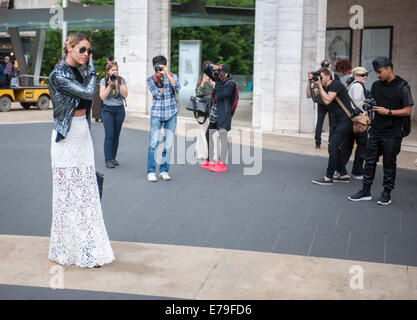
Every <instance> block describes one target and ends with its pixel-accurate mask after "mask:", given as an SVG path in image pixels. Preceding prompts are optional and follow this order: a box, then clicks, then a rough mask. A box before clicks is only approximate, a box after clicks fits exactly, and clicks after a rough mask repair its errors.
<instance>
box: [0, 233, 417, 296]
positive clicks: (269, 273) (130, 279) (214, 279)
mask: <svg viewBox="0 0 417 320" xmlns="http://www.w3.org/2000/svg"><path fill="white" fill-rule="evenodd" d="M48 245H49V238H48V237H27V236H8V235H0V258H1V259H2V263H1V264H0V285H1V284H3V285H6V286H0V296H1V295H3V293H2V290H8V289H9V288H10V289H11V290H12V292H11V294H14V295H15V296H16V295H19V294H22V295H24V296H25V297H27V296H29V297H28V298H29V299H34V298H40V299H48V298H52V299H61V298H62V299H66V298H72V297H77V299H80V298H85V299H95V298H99V299H104V298H106V299H107V298H109V299H113V298H125V297H126V296H124V295H126V294H127V295H129V296H127V298H131V299H147V298H150V297H155V298H158V297H169V298H179V299H197V300H247V299H251V300H259V299H265V300H279V299H297V300H300V299H330V300H335V299H354V300H360V299H383V300H384V299H416V298H417V268H415V267H406V266H400V265H391V264H377V263H369V262H362V261H349V260H342V259H325V258H315V257H303V256H296V255H284V254H276V253H264V252H254V251H245V250H229V249H213V248H201V247H190V246H176V245H160V244H145V243H134V242H115V241H112V242H111V245H112V248H113V250H114V252H115V255H116V261H115V262H113V263H111V264H108V265H105V266H103V267H102V268H99V269H88V268H78V267H74V266H60V265H57V264H55V263H53V262H51V261H49V260H48V259H47V254H46V252H47V250H48ZM59 275H60V277H59ZM57 279H61V281H55V280H57ZM51 283H52V284H54V285H62V286H63V288H64V290H65V291H63V292H60V291H57V292H56V293H55V292H51V290H50V289H48V288H50V286H51ZM16 286H28V289H27V290H25V288H26V287H25V288H22V287H19V288H18V289H19V290H18V292H16V291H17V289H16V288H17V287H16ZM39 288H44V289H43V290H41V289H39ZM68 290H70V291H68ZM32 293H34V294H35V296H32V297H30V295H31V294H32ZM6 297H10V296H9V294H7V293H6Z"/></svg>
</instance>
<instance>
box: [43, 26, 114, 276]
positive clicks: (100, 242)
mask: <svg viewBox="0 0 417 320" xmlns="http://www.w3.org/2000/svg"><path fill="white" fill-rule="evenodd" d="M64 52H65V58H64V59H63V60H62V62H61V63H59V64H58V65H57V66H56V67H55V69H54V71H52V73H51V74H50V76H49V91H50V94H51V99H52V104H53V113H54V127H53V130H52V136H51V160H52V161H51V165H52V181H53V195H52V227H51V239H50V247H49V256H48V257H49V259H50V260H52V261H55V262H57V263H59V264H62V265H76V266H78V267H82V268H96V267H100V266H102V265H104V264H108V263H111V262H113V261H114V260H115V258H114V253H113V250H112V248H111V246H110V241H109V237H108V235H107V231H106V227H105V225H104V220H103V213H102V209H101V203H100V196H99V191H98V185H97V180H96V173H95V172H96V171H95V162H94V149H93V142H92V139H91V135H90V129H89V125H90V120H89V115H90V111H91V101H92V100H93V96H94V90H95V86H96V80H97V76H96V71H95V67H94V62H93V59H92V54H91V43H90V40H89V39H88V37H87V36H86V35H84V34H80V33H74V34H71V35H69V37H68V39H67V41H66V43H65V48H64ZM83 64H88V68H87V75H86V74H85V73H84V72H83V71H81V70H80V69H78V67H79V66H80V65H83Z"/></svg>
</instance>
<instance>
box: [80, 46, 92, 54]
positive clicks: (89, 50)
mask: <svg viewBox="0 0 417 320" xmlns="http://www.w3.org/2000/svg"><path fill="white" fill-rule="evenodd" d="M86 51H87V53H88V55H90V54H92V53H93V50H91V49H87V48H86V47H81V48H80V50H79V51H78V52H79V53H81V54H83V53H84V52H86Z"/></svg>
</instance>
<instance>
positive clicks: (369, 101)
mask: <svg viewBox="0 0 417 320" xmlns="http://www.w3.org/2000/svg"><path fill="white" fill-rule="evenodd" d="M375 106H376V101H375V99H373V98H370V99H365V104H364V105H363V110H365V111H366V112H371V111H372V108H373V107H375Z"/></svg>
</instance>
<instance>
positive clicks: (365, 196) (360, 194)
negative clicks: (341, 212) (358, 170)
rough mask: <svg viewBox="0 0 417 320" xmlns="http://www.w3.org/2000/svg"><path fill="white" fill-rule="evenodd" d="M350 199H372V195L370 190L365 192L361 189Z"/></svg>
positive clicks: (356, 200)
mask: <svg viewBox="0 0 417 320" xmlns="http://www.w3.org/2000/svg"><path fill="white" fill-rule="evenodd" d="M349 200H350V201H354V202H359V201H371V200H372V196H371V194H370V193H369V192H365V191H363V190H361V191H359V192H358V193H357V194H355V195H354V196H351V197H349Z"/></svg>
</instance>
